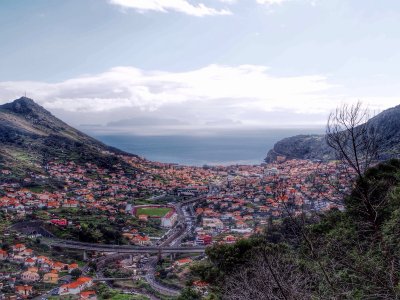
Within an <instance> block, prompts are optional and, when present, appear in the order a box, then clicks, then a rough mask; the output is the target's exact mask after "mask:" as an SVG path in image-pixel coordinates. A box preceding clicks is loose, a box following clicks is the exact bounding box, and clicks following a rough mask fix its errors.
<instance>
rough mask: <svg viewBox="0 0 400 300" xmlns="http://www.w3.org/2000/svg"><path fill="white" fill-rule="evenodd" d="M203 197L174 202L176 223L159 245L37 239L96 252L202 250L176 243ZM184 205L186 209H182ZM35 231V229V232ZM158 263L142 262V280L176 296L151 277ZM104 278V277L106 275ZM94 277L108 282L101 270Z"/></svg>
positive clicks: (26, 225)
mask: <svg viewBox="0 0 400 300" xmlns="http://www.w3.org/2000/svg"><path fill="white" fill-rule="evenodd" d="M204 199H206V197H205V196H200V197H195V198H192V199H189V200H186V201H183V202H181V203H177V204H174V206H175V209H176V212H177V214H178V221H177V222H176V224H175V226H174V228H173V229H172V230H171V233H170V234H169V237H167V239H166V240H165V241H163V242H162V243H161V244H160V245H159V246H151V247H139V246H128V245H110V244H93V243H83V242H76V241H69V240H62V239H56V238H54V237H53V236H50V235H46V237H42V238H41V241H42V243H44V244H47V245H49V246H52V247H60V248H67V249H77V250H84V251H85V250H86V251H96V252H108V253H135V254H157V255H159V254H171V253H204V252H205V247H201V246H195V247H181V246H177V245H179V244H180V243H181V241H182V239H183V238H184V237H185V236H186V235H187V234H188V233H189V232H190V231H191V229H192V226H193V204H194V203H196V202H199V201H202V200H204ZM186 208H189V209H188V210H187V211H188V212H186ZM13 227H14V228H13V229H16V230H21V229H27V228H29V229H32V228H33V229H35V228H37V229H38V230H40V228H42V227H41V224H37V223H35V224H33V223H29V222H28V223H24V224H22V223H21V224H16V225H14V226H13ZM37 232H38V231H37ZM157 262H158V256H154V257H151V258H150V260H149V262H148V263H147V265H146V271H147V272H146V275H145V276H144V278H145V280H146V281H147V282H148V283H149V284H150V286H151V287H152V288H153V289H154V290H156V291H157V292H159V293H160V294H163V295H167V296H178V295H179V294H180V291H179V290H177V289H174V288H171V287H167V286H164V285H162V284H161V283H159V282H157V281H156V279H155V269H156V266H157ZM88 269H89V268H88V263H87V264H86V265H85V266H83V267H81V270H82V274H86V272H87V271H88ZM107 279H108V278H107ZM97 280H98V281H105V282H106V283H107V284H108V285H109V283H108V282H109V281H108V280H105V278H104V276H103V274H102V272H101V271H99V272H97ZM55 290H56V289H53V290H51V291H48V292H47V293H45V294H43V295H41V296H38V297H36V298H34V299H35V300H40V299H43V298H45V299H46V298H48V297H50V296H51V294H52V293H53V292H54V291H55ZM146 296H148V297H150V299H157V297H154V296H153V295H146Z"/></svg>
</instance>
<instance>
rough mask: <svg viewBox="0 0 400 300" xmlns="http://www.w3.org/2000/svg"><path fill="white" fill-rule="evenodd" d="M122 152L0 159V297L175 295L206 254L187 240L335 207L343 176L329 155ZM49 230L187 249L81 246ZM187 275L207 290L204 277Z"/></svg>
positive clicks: (221, 237) (237, 234) (258, 229)
mask: <svg viewBox="0 0 400 300" xmlns="http://www.w3.org/2000/svg"><path fill="white" fill-rule="evenodd" d="M120 158H122V159H123V160H124V161H125V162H126V163H127V164H129V165H130V166H131V167H132V168H133V169H134V170H135V172H133V173H127V172H126V171H124V168H122V167H121V166H118V165H117V166H113V167H114V168H113V170H108V169H105V168H101V167H99V166H97V165H95V164H91V163H86V164H77V163H74V162H72V161H61V160H60V161H50V162H48V163H46V164H45V165H44V166H43V167H42V169H43V172H40V173H38V172H31V173H29V174H27V175H26V176H25V177H24V178H23V179H19V180H16V179H15V177H14V176H13V175H14V174H13V171H12V170H10V169H8V168H3V169H1V170H0V173H1V175H0V182H2V184H1V185H0V209H1V217H2V224H1V228H0V229H1V231H2V236H3V237H2V241H1V244H2V250H0V251H1V252H0V259H1V264H0V265H1V268H0V282H1V283H0V287H1V294H0V299H26V298H33V297H41V296H43V297H44V296H46V297H48V298H50V297H53V298H54V299H59V297H63V298H62V299H65V297H66V296H70V297H72V298H71V299H96V297H100V296H101V293H102V292H103V293H104V290H107V291H108V292H110V291H113V292H115V293H117V292H118V293H122V294H123V293H131V294H130V296H131V297H144V298H143V299H147V298H146V297H153V296H154V295H156V296H157V295H158V296H159V297H173V296H177V295H179V290H180V289H182V288H184V281H185V280H189V278H188V272H187V271H185V269H187V268H188V267H190V265H191V264H193V263H195V262H196V261H198V260H201V259H204V254H201V253H200V254H199V253H197V254H196V253H189V252H190V249H197V248H199V249H203V248H201V247H206V246H209V245H213V244H216V243H234V242H235V241H237V240H239V239H246V238H249V237H250V236H252V235H255V234H261V233H262V232H263V230H264V229H265V228H266V227H267V226H269V224H272V223H274V222H280V220H281V218H282V217H284V216H286V215H288V214H293V215H297V214H300V213H303V212H305V211H310V210H319V211H324V210H329V209H332V208H336V209H342V208H343V207H342V204H341V203H340V199H341V192H343V191H345V190H346V189H348V188H349V187H348V186H347V182H348V174H347V173H346V172H341V171H340V170H341V169H340V168H338V166H337V164H336V163H335V162H320V161H311V160H286V159H285V158H284V157H280V158H279V159H278V160H277V162H275V163H269V164H266V163H264V164H261V165H254V166H250V165H233V166H203V167H191V166H181V165H175V164H164V163H155V162H150V161H147V160H144V159H142V158H138V157H132V156H120ZM49 182H51V184H49ZM52 240H55V241H60V240H68V241H75V242H79V243H82V245H83V246H85V247H86V246H87V245H91V244H102V245H105V246H106V245H121V247H122V246H123V247H130V245H131V246H132V247H137V248H132V249H140V247H143V249H147V248H145V247H160V249H162V247H166V249H169V248H168V247H181V248H179V249H187V250H188V251H186V252H185V253H176V254H171V255H169V254H168V253H166V254H161V253H159V254H157V255H154V253H153V254H151V253H147V254H139V253H136V254H135V253H133V254H130V255H127V254H117V253H114V254H113V251H111V250H110V251H109V252H104V251H103V252H100V251H85V253H84V255H83V253H82V251H79V250H76V249H75V250H74V249H69V250H66V249H61V248H57V246H54V245H58V244H51V242H50V241H52ZM83 246H82V247H83ZM138 247H139V248H138ZM196 247H197V248H196ZM78 248H79V247H78ZM79 249H80V248H79ZM152 249H153V248H152ZM55 250H57V251H59V253H62V256H60V257H58V256H57V253H54V252H55ZM132 251H133V250H132ZM135 251H136V250H135ZM160 252H161V251H160ZM178 252H179V251H178ZM107 260H110V263H109V264H108V265H107V264H106V265H107V268H104V265H105V264H104V261H107ZM101 266H103V267H101ZM107 278H114V281H111V282H113V283H110V282H109V281H107ZM115 278H117V279H115ZM118 278H119V279H120V280H118ZM174 278H175V279H176V278H179V281H178V280H174ZM126 280H129V281H126ZM182 280H183V281H182ZM190 280H191V282H192V286H193V287H194V288H195V289H196V290H197V291H199V292H201V293H202V294H204V295H206V294H207V293H208V291H207V283H206V282H201V281H199V280H198V278H197V279H196V278H190ZM129 282H134V284H133V283H129ZM182 282H183V283H182ZM151 295H153V296H151ZM57 297H58V298H57ZM74 297H75V298H74ZM53 298H51V299H53ZM38 299H40V298H38ZM127 299H136V298H127ZM137 299H141V298H137Z"/></svg>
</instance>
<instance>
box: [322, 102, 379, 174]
mask: <svg viewBox="0 0 400 300" xmlns="http://www.w3.org/2000/svg"><path fill="white" fill-rule="evenodd" d="M369 119H370V114H369V110H368V109H367V108H363V107H362V104H361V102H357V103H356V104H352V105H347V104H344V105H342V106H340V107H338V108H337V109H336V110H335V112H332V113H331V114H330V115H329V118H328V123H327V127H326V142H327V144H328V146H330V147H331V148H332V149H333V150H334V152H335V155H336V158H337V159H338V160H340V161H341V162H342V163H343V164H344V165H347V166H348V167H350V168H351V169H352V170H353V171H355V172H356V174H357V175H358V176H359V177H360V178H362V177H363V174H364V172H365V170H367V169H368V168H369V167H370V166H371V164H372V163H373V162H374V161H376V159H377V158H378V153H379V151H378V150H379V138H378V134H377V131H376V128H374V126H373V125H372V123H371V122H368V120H369Z"/></svg>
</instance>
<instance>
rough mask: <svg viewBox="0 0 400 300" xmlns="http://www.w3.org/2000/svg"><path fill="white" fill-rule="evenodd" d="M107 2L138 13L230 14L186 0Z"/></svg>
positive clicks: (200, 15)
mask: <svg viewBox="0 0 400 300" xmlns="http://www.w3.org/2000/svg"><path fill="white" fill-rule="evenodd" d="M109 2H110V3H111V4H114V5H118V6H120V7H122V8H127V9H134V10H136V11H138V12H148V11H157V12H164V13H166V12H170V11H175V12H180V13H184V14H187V15H191V16H196V17H204V16H215V15H230V14H232V12H231V11H230V10H227V9H221V10H218V9H215V8H212V7H208V6H206V5H204V4H203V3H198V4H191V3H189V2H188V1H186V0H109Z"/></svg>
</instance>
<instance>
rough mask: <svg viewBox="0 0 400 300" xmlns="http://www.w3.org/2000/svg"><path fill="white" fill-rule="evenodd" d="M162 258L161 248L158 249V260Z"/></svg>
mask: <svg viewBox="0 0 400 300" xmlns="http://www.w3.org/2000/svg"><path fill="white" fill-rule="evenodd" d="M161 259H162V253H161V249H159V250H158V261H160V260H161Z"/></svg>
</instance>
